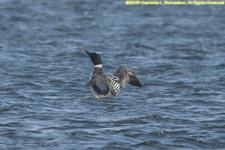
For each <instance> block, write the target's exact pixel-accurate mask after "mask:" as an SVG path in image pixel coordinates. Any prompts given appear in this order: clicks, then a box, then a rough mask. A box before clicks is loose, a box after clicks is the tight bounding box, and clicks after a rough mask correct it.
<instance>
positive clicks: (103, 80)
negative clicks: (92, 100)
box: [86, 51, 141, 98]
mask: <svg viewBox="0 0 225 150" xmlns="http://www.w3.org/2000/svg"><path fill="white" fill-rule="evenodd" d="M86 53H87V54H88V55H89V57H90V58H91V60H92V62H93V63H94V70H93V72H92V74H91V77H90V80H89V81H88V85H89V86H90V87H91V90H92V93H93V95H94V96H95V97H96V98H105V97H112V96H116V95H118V94H119V92H120V89H121V88H122V87H125V86H126V85H127V84H128V83H129V84H131V85H134V86H138V87H141V83H140V81H139V80H138V79H137V77H136V76H135V74H134V72H132V71H131V70H128V69H126V68H124V67H121V66H120V67H119V68H118V69H117V71H116V73H115V74H114V75H113V76H106V75H105V74H104V73H103V71H102V60H101V57H100V55H99V54H97V53H90V52H87V51H86Z"/></svg>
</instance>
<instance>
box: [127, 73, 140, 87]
mask: <svg viewBox="0 0 225 150" xmlns="http://www.w3.org/2000/svg"><path fill="white" fill-rule="evenodd" d="M127 71H128V75H129V84H131V85H134V86H138V87H141V82H140V81H139V80H138V78H137V76H136V75H135V74H134V72H133V71H132V70H127Z"/></svg>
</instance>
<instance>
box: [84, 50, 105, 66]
mask: <svg viewBox="0 0 225 150" xmlns="http://www.w3.org/2000/svg"><path fill="white" fill-rule="evenodd" d="M85 52H86V53H87V54H88V55H89V57H90V58H91V61H92V62H93V64H94V65H95V66H96V65H102V59H101V56H100V55H99V54H97V53H90V52H88V51H85Z"/></svg>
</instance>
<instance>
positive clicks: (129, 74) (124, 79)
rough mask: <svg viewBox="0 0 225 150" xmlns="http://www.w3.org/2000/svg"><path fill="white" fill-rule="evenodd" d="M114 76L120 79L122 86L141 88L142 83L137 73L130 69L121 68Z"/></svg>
mask: <svg viewBox="0 0 225 150" xmlns="http://www.w3.org/2000/svg"><path fill="white" fill-rule="evenodd" d="M114 75H115V76H116V77H118V79H119V82H120V84H121V85H122V86H125V85H126V84H128V83H129V84H131V85H134V86H138V87H141V83H140V81H139V80H138V78H137V77H136V75H135V73H134V72H133V71H131V70H129V69H126V68H124V67H121V66H120V67H119V68H118V69H117V71H116V73H115V74H114Z"/></svg>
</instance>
